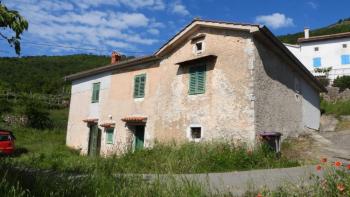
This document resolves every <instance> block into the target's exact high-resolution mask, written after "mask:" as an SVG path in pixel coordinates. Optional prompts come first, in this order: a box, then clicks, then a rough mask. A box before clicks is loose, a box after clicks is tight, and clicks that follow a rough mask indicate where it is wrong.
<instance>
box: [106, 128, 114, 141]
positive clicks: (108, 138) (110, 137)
mask: <svg viewBox="0 0 350 197" xmlns="http://www.w3.org/2000/svg"><path fill="white" fill-rule="evenodd" d="M113 133H114V128H113V127H111V128H107V129H106V143H107V144H113Z"/></svg>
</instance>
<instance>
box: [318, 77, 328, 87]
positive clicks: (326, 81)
mask: <svg viewBox="0 0 350 197" xmlns="http://www.w3.org/2000/svg"><path fill="white" fill-rule="evenodd" d="M317 79H318V81H319V82H320V83H321V84H322V85H323V86H324V87H327V86H329V79H328V78H326V77H317Z"/></svg>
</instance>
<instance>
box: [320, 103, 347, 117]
mask: <svg viewBox="0 0 350 197" xmlns="http://www.w3.org/2000/svg"><path fill="white" fill-rule="evenodd" d="M320 107H321V111H322V112H323V113H325V114H327V115H328V114H333V115H336V116H342V115H350V101H337V102H328V101H325V100H321V106H320Z"/></svg>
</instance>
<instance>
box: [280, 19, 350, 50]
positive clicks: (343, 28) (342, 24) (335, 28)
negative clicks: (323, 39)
mask: <svg viewBox="0 0 350 197" xmlns="http://www.w3.org/2000/svg"><path fill="white" fill-rule="evenodd" d="M343 32H350V18H347V19H341V20H339V21H338V22H337V23H334V24H331V25H329V26H326V27H322V28H319V29H314V30H311V31H310V36H322V35H328V34H336V33H343ZM301 37H304V32H298V33H295V34H287V35H282V36H278V38H279V39H280V40H281V41H282V42H284V43H289V44H296V43H297V40H298V38H301Z"/></svg>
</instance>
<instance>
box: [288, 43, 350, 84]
mask: <svg viewBox="0 0 350 197" xmlns="http://www.w3.org/2000/svg"><path fill="white" fill-rule="evenodd" d="M343 44H346V45H347V47H346V48H343ZM285 45H286V47H287V48H288V49H289V50H290V51H291V52H292V53H293V54H294V55H295V56H296V57H297V58H298V59H299V60H300V61H301V62H302V63H303V64H304V65H305V66H306V68H308V69H309V70H310V71H311V72H312V73H313V74H314V75H316V76H317V75H320V74H319V73H315V72H314V69H315V67H314V66H313V58H317V57H320V58H321V66H320V67H319V68H327V67H332V71H331V72H330V73H329V78H330V79H331V81H332V80H334V79H335V78H336V77H337V76H343V75H350V64H346V65H342V62H341V56H342V55H350V38H338V39H331V40H323V41H312V42H304V43H300V45H290V44H285ZM315 47H318V51H316V50H315Z"/></svg>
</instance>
